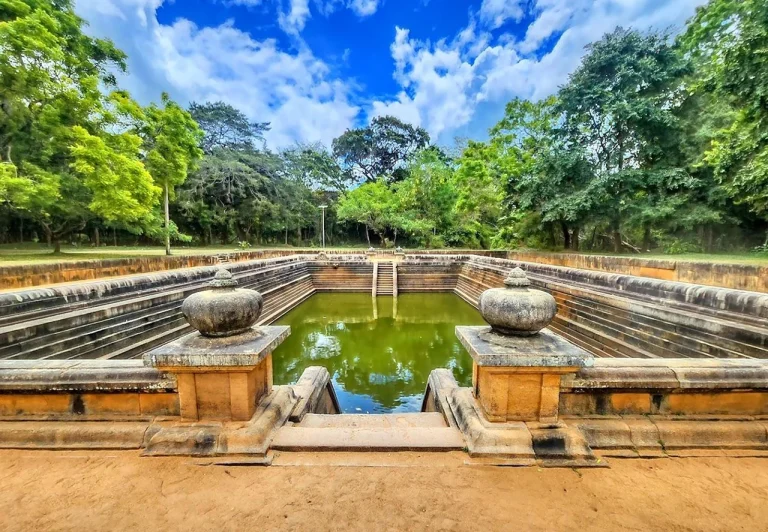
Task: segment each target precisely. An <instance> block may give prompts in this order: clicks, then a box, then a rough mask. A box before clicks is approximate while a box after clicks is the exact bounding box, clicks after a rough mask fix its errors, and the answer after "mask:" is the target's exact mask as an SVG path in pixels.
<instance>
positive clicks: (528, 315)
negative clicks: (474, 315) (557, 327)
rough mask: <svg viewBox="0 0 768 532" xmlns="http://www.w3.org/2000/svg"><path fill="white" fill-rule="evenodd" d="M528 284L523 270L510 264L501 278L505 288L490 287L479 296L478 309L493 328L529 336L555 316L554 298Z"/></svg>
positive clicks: (511, 333)
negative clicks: (511, 266)
mask: <svg viewBox="0 0 768 532" xmlns="http://www.w3.org/2000/svg"><path fill="white" fill-rule="evenodd" d="M530 285H531V282H530V281H529V280H528V278H527V277H526V275H525V272H524V271H523V270H521V269H520V268H514V269H513V270H511V271H510V272H509V274H508V275H507V278H506V279H504V286H505V288H491V289H489V290H486V291H485V292H483V294H482V295H481V296H480V313H481V314H482V315H483V319H485V321H487V322H488V323H489V324H490V325H491V327H492V328H493V330H494V331H495V332H498V333H501V334H508V335H514V336H532V335H535V334H536V333H538V332H539V331H540V330H541V329H543V328H544V327H546V326H547V325H549V322H551V321H552V318H554V317H555V314H556V313H557V304H556V303H555V298H553V297H552V296H551V295H549V294H548V293H546V292H542V291H541V290H533V289H531V288H530Z"/></svg>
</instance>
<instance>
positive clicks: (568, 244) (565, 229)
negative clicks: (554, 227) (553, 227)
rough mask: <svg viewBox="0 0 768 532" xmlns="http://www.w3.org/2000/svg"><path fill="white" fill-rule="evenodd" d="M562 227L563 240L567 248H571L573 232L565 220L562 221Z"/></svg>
mask: <svg viewBox="0 0 768 532" xmlns="http://www.w3.org/2000/svg"><path fill="white" fill-rule="evenodd" d="M560 229H562V231H563V242H564V246H565V249H571V233H569V232H568V226H567V225H566V224H565V222H560Z"/></svg>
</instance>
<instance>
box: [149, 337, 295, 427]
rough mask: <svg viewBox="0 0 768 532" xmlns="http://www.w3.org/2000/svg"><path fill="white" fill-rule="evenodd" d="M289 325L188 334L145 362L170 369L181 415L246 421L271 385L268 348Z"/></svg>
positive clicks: (194, 419) (279, 340) (159, 349)
mask: <svg viewBox="0 0 768 532" xmlns="http://www.w3.org/2000/svg"><path fill="white" fill-rule="evenodd" d="M289 334H290V327H284V326H281V327H259V328H254V329H252V330H251V331H250V332H247V333H243V334H238V335H235V336H229V337H221V338H208V337H203V336H202V335H200V334H199V333H193V334H191V335H188V336H186V337H184V338H182V339H180V340H178V341H176V342H173V343H171V344H168V345H166V346H163V347H161V348H158V349H156V350H154V351H152V352H150V353H148V354H146V355H144V363H145V364H148V365H156V366H157V367H159V368H160V369H161V370H162V371H166V372H169V373H174V374H175V375H176V380H177V388H178V394H179V411H180V415H181V418H182V419H184V420H187V421H199V420H219V421H229V420H232V421H248V420H250V419H251V417H253V414H254V412H255V411H256V405H257V403H258V402H259V401H260V400H261V398H262V397H264V396H265V395H267V394H269V393H270V391H271V389H272V349H274V348H275V347H276V346H277V345H279V344H280V343H281V342H282V341H283V340H284V339H285V338H287V337H288V335H289Z"/></svg>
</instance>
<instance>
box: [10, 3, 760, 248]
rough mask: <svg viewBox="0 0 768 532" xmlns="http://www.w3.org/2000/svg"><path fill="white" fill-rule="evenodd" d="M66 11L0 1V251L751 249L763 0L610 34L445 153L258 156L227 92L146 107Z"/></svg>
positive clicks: (356, 147)
mask: <svg viewBox="0 0 768 532" xmlns="http://www.w3.org/2000/svg"><path fill="white" fill-rule="evenodd" d="M83 25H84V21H82V20H81V19H79V18H78V17H77V16H76V15H75V13H74V11H73V8H72V0H56V1H52V0H47V1H46V0H0V241H2V242H10V241H20V240H24V239H30V238H40V239H47V240H48V241H49V242H50V243H54V244H56V243H58V242H59V241H61V240H65V239H70V240H74V241H78V242H82V243H83V244H85V243H88V244H90V245H99V244H100V237H99V234H100V233H99V231H104V230H105V229H107V228H109V229H111V230H112V232H113V237H114V239H115V242H116V241H117V236H118V235H119V236H120V240H121V241H122V242H124V243H134V242H138V241H142V242H147V241H155V242H157V241H163V240H165V241H166V245H167V246H170V241H171V240H183V241H191V242H194V243H196V244H227V245H238V244H239V245H240V246H241V247H247V246H249V245H255V244H258V245H268V244H291V245H318V244H319V242H320V226H321V216H322V214H321V210H320V206H321V205H327V206H328V208H327V210H325V228H326V235H327V237H326V241H327V242H329V243H330V244H331V245H344V244H352V243H362V242H365V243H366V244H367V245H386V246H395V245H406V246H424V247H442V246H455V247H486V248H489V247H521V246H525V247H534V248H546V249H563V248H564V249H573V250H611V251H617V252H640V251H646V250H663V251H666V252H687V251H708V252H709V251H725V250H740V249H747V248H762V249H765V248H766V246H767V245H768V241H766V239H767V238H768V125H766V124H768V111H766V109H768V105H766V96H765V95H766V94H768V60H767V59H766V54H765V50H766V49H768V1H766V0H711V1H710V2H709V4H708V5H706V6H704V7H702V8H700V9H699V10H698V11H697V13H696V15H695V16H694V17H693V18H692V19H691V20H690V21H689V24H688V26H687V27H686V28H685V31H684V32H682V34H681V35H679V36H677V37H676V38H673V37H672V36H670V35H668V34H666V33H653V32H641V31H637V30H629V29H623V28H617V29H616V30H615V31H613V32H612V33H610V34H607V35H605V36H604V37H602V38H601V39H600V40H599V41H597V42H595V43H593V44H592V45H590V46H589V47H588V48H587V50H586V54H585V56H584V58H583V60H582V62H581V64H580V65H579V66H578V67H577V68H576V69H575V71H574V72H573V74H571V76H570V77H569V79H568V81H567V83H565V84H564V85H563V86H562V87H560V90H559V91H558V93H557V94H556V95H554V96H552V97H550V98H548V99H544V100H541V101H527V100H520V99H515V100H513V101H511V102H509V103H508V104H507V106H506V108H505V111H504V115H503V117H501V119H500V120H499V122H498V123H497V124H496V125H495V126H494V127H493V128H491V130H490V131H489V135H488V138H487V140H484V141H468V142H465V143H462V144H460V145H458V146H456V147H455V148H454V149H451V150H444V149H442V148H440V147H437V146H436V145H434V144H433V142H432V139H430V137H429V134H428V133H427V132H426V131H425V130H424V129H422V128H420V127H417V126H414V125H411V124H407V123H404V122H402V121H401V120H399V119H397V118H395V117H392V116H381V117H376V118H374V119H373V120H372V121H371V123H370V124H369V125H367V126H365V127H361V128H357V129H351V130H348V131H346V132H345V133H343V134H342V135H341V136H339V137H338V138H336V139H335V140H334V141H333V142H332V144H331V146H330V147H328V148H327V147H325V146H323V145H296V146H294V147H292V148H290V149H286V150H282V151H280V152H275V151H272V150H270V149H269V147H268V146H267V143H266V141H265V134H266V133H267V132H268V131H269V128H270V124H268V123H265V122H254V121H253V120H251V119H249V117H247V116H246V115H245V114H244V113H243V112H241V111H240V110H238V109H235V108H233V107H232V106H230V105H228V104H226V103H223V102H204V103H192V104H191V105H190V106H189V109H186V110H185V109H183V108H182V107H181V106H179V105H178V104H176V103H175V102H173V101H172V100H171V99H170V98H169V96H168V95H165V94H163V95H159V96H160V103H159V104H151V105H149V106H148V107H142V106H141V105H139V104H138V103H136V102H135V101H133V100H132V99H131V97H130V95H129V94H127V93H126V92H124V91H121V90H120V89H119V87H118V86H117V78H116V76H115V74H116V73H118V72H121V71H124V70H125V64H126V63H125V59H126V58H125V56H124V54H123V53H122V52H121V51H120V50H118V49H116V48H115V47H114V45H113V44H112V43H111V42H110V41H108V40H100V39H93V38H90V37H88V36H87V35H86V34H85V33H83V31H82V30H83Z"/></svg>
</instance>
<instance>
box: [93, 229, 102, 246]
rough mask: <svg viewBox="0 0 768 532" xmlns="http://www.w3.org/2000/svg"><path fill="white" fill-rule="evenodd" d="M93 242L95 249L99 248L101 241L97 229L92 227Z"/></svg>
mask: <svg viewBox="0 0 768 532" xmlns="http://www.w3.org/2000/svg"><path fill="white" fill-rule="evenodd" d="M93 240H94V241H95V242H96V247H97V248H98V247H101V240H100V238H99V228H98V227H94V228H93Z"/></svg>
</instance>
